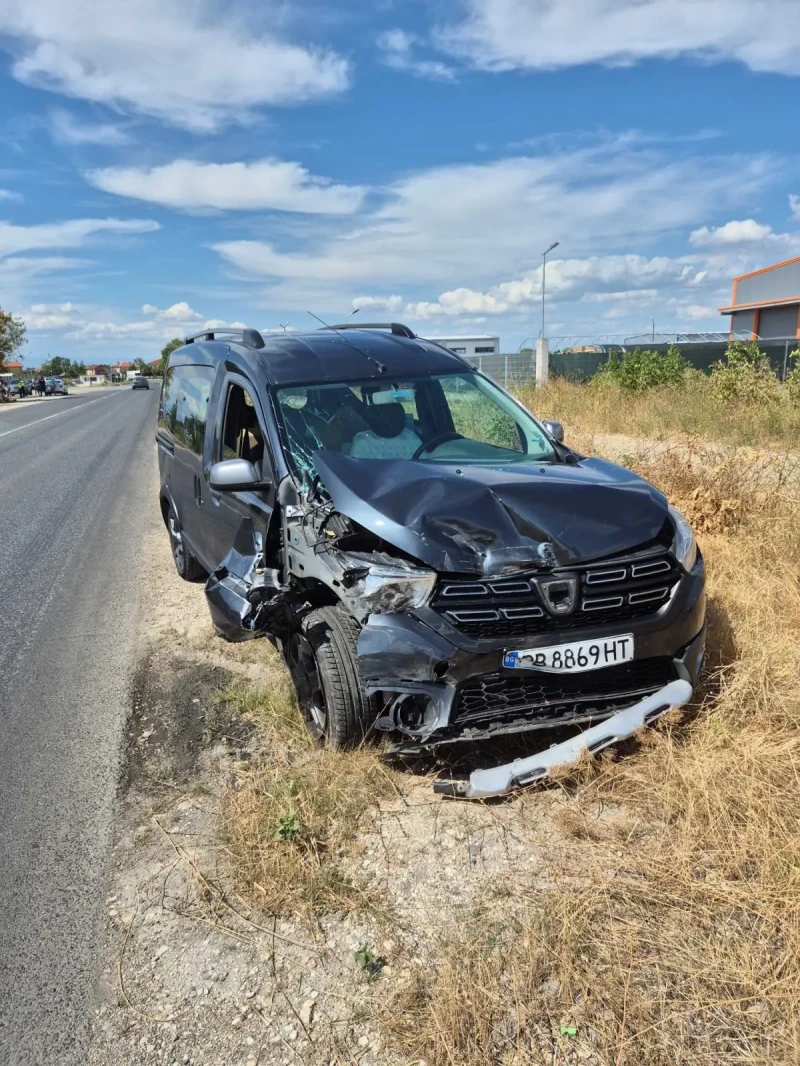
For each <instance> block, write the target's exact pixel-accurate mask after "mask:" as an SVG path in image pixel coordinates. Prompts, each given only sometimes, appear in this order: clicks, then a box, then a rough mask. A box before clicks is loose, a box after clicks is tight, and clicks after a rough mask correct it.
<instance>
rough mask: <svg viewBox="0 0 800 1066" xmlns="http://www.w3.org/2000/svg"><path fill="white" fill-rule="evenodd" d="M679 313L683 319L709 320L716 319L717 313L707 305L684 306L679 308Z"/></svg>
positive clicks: (714, 308) (716, 310)
mask: <svg viewBox="0 0 800 1066" xmlns="http://www.w3.org/2000/svg"><path fill="white" fill-rule="evenodd" d="M681 311H682V313H683V315H684V317H685V318H691V319H701V318H710V319H718V318H719V311H718V309H717V308H716V307H710V306H709V305H708V304H686V305H685V306H683V307H682V308H681Z"/></svg>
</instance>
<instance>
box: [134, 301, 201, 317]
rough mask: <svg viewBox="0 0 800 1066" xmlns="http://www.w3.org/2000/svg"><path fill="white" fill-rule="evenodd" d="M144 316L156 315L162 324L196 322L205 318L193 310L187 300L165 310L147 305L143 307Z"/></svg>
mask: <svg viewBox="0 0 800 1066" xmlns="http://www.w3.org/2000/svg"><path fill="white" fill-rule="evenodd" d="M142 314H143V315H155V316H156V318H158V319H159V320H160V321H162V322H165V321H167V322H168V321H170V320H172V321H175V322H196V321H198V320H200V319H202V317H203V316H202V315H201V314H200V312H199V311H195V310H194V309H193V308H191V307H190V306H189V305H188V303H186V301H185V300H182V301H181V302H180V303H176V304H172V306H171V307H167V308H164V309H162V308H159V307H154V306H153V305H152V304H145V305H144V307H142Z"/></svg>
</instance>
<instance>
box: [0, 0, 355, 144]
mask: <svg viewBox="0 0 800 1066" xmlns="http://www.w3.org/2000/svg"><path fill="white" fill-rule="evenodd" d="M280 18H281V9H280V6H279V4H278V3H277V0H274V2H273V0H270V2H265V3H262V4H261V5H258V6H253V5H250V4H247V3H245V2H244V0H234V3H232V4H229V5H227V6H224V7H220V6H217V5H215V4H214V3H213V0H128V2H126V3H122V4H118V3H117V4H113V3H112V4H110V3H107V0H2V3H0V34H5V36H6V37H8V38H10V39H11V41H12V42H13V51H14V55H15V59H14V62H13V65H12V68H11V69H12V73H13V75H14V77H15V78H17V79H18V80H19V81H22V82H24V83H25V84H28V85H33V86H35V87H37V88H40V89H47V90H51V91H55V92H59V93H61V94H63V95H66V96H71V97H75V98H79V99H84V100H92V101H95V102H98V103H103V104H108V105H110V106H112V107H117V108H120V109H126V110H130V111H134V112H140V113H143V114H146V115H151V116H154V117H155V118H158V119H161V120H163V121H165V122H168V123H171V124H174V125H179V126H184V127H187V128H189V129H194V130H214V129H216V128H218V127H220V126H221V125H223V124H224V123H226V122H228V121H231V120H240V119H245V118H247V117H248V115H250V114H251V113H252V112H253V110H254V109H256V108H259V107H262V106H265V105H278V104H291V103H297V102H299V101H304V100H311V99H315V98H319V97H321V96H327V95H329V94H331V93H336V92H340V91H342V90H343V89H344V88H346V87H347V84H348V82H349V71H348V64H347V61H346V60H344V59H343V58H341V57H340V56H338V55H336V54H334V53H332V52H330V51H324V50H321V49H314V48H311V47H307V46H300V45H295V44H292V43H289V42H287V41H285V40H282V39H280V38H279V37H278V36H277V35H276V33H275V26H276V25H277V24H278V22H279V21H280Z"/></svg>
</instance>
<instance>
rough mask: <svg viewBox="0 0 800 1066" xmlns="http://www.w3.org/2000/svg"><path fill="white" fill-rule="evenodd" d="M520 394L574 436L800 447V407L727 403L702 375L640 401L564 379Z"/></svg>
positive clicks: (645, 395)
mask: <svg viewBox="0 0 800 1066" xmlns="http://www.w3.org/2000/svg"><path fill="white" fill-rule="evenodd" d="M516 392H517V395H518V396H519V398H520V399H521V400H522V402H523V403H524V404H525V405H526V406H527V407H529V408H530V410H531V411H535V412H536V414H537V415H539V416H540V417H541V418H555V419H558V420H559V421H560V422H563V423H564V424H565V426H566V427H567V430H568V432H569V431H570V430H571V429H573V428H578V427H579V428H580V429H581V430H582V431H584V432H594V433H625V434H628V435H631V436H636V437H645V438H648V439H650V440H663V439H665V438H667V437H673V438H674V437H680V436H682V437H703V438H704V439H706V440H714V441H721V442H725V443H728V444H742V445H764V446H777V447H782V448H795V447H797V444H798V441H799V440H800V407H796V406H793V405H792V404H791V403H790V402H789V401H788V399H786V398H784V399H782V400H781V401H780V402H775V403H763V402H757V401H753V402H750V403H733V402H730V401H723V400H721V399H720V398H719V397H718V396H717V395H715V393H714V391H713V390H712V389H711V387H710V384H709V379H708V378H706V377H704V376H703V375H702V374H698V375H692V380H691V383H690V385H689V386H688V387H685V388H682V389H680V388H673V387H664V388H659V389H652V390H651V391H650V392H646V393H643V394H640V395H636V396H632V395H631V394H630V393H626V392H623V391H622V390H621V389H620V388H619V387H618V386H614V385H609V384H604V385H598V384H596V383H594V382H588V383H586V384H583V385H579V384H576V383H574V382H569V381H563V380H561V379H558V378H553V379H551V380H550V382H549V383H548V385H547V387H546V388H544V389H533V388H531V387H530V386H520V387H519V388H517V389H516Z"/></svg>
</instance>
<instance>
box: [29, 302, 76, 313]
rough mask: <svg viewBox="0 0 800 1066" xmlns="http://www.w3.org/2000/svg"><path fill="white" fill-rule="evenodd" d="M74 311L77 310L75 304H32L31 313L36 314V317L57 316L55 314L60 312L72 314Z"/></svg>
mask: <svg viewBox="0 0 800 1066" xmlns="http://www.w3.org/2000/svg"><path fill="white" fill-rule="evenodd" d="M74 310H75V305H74V304H73V303H65V304H31V311H32V312H33V313H34V314H36V315H47V314H55V313H59V312H60V313H61V314H70V313H71V312H72V311H74Z"/></svg>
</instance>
